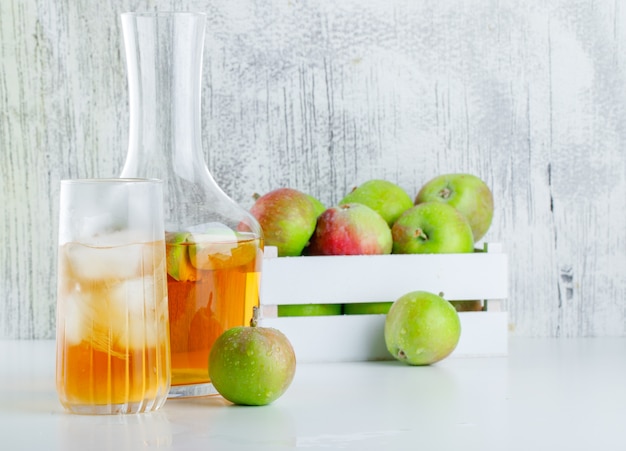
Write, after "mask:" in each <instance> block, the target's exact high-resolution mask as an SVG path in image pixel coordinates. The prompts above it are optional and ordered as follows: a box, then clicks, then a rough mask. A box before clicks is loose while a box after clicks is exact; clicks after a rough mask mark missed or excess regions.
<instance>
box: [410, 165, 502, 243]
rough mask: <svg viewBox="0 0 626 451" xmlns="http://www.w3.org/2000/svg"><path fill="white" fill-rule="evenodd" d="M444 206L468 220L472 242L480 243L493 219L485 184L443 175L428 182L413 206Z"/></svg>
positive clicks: (463, 176) (467, 176) (474, 178)
mask: <svg viewBox="0 0 626 451" xmlns="http://www.w3.org/2000/svg"><path fill="white" fill-rule="evenodd" d="M423 202H445V203H447V204H448V205H451V206H453V207H454V208H456V209H457V210H459V211H460V212H461V213H462V214H463V216H465V217H466V218H467V221H468V222H469V224H470V226H471V227H472V233H473V234H474V242H476V241H478V240H480V239H481V238H482V237H483V236H485V233H487V230H489V227H490V226H491V221H492V219H493V194H492V192H491V190H490V189H489V187H488V186H487V184H486V183H485V182H484V181H483V180H482V179H480V178H479V177H477V176H475V175H472V174H444V175H440V176H438V177H435V178H433V179H432V180H430V181H428V182H427V183H426V184H424V186H422V188H421V189H420V191H419V192H418V193H417V196H416V197H415V204H416V205H417V204H421V203H423Z"/></svg>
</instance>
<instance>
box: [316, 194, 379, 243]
mask: <svg viewBox="0 0 626 451" xmlns="http://www.w3.org/2000/svg"><path fill="white" fill-rule="evenodd" d="M391 247H392V238H391V229H389V226H388V225H387V222H386V221H385V220H384V219H383V217H382V216H381V215H379V214H378V213H376V212H375V211H374V210H372V209H371V208H370V207H368V206H366V205H363V204H357V203H350V204H343V205H338V206H335V207H331V208H328V209H327V210H326V211H324V213H322V214H321V215H320V216H319V217H318V218H317V227H316V228H315V232H314V233H313V236H312V237H311V241H310V245H309V248H308V251H307V253H308V254H309V255H377V254H389V253H391Z"/></svg>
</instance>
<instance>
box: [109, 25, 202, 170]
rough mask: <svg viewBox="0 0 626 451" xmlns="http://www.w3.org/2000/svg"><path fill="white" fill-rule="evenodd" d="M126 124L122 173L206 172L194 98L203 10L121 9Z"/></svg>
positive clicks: (197, 104) (197, 94) (197, 90)
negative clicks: (191, 11)
mask: <svg viewBox="0 0 626 451" xmlns="http://www.w3.org/2000/svg"><path fill="white" fill-rule="evenodd" d="M121 17H122V29H123V33H124V43H125V50H126V59H127V61H126V63H127V71H128V90H129V112H130V129H129V142H128V154H127V157H126V163H125V165H124V169H123V170H122V174H121V175H122V176H123V177H131V176H132V177H156V178H161V179H168V178H170V177H173V176H176V177H182V178H183V179H185V180H188V181H197V180H196V179H197V178H198V170H199V169H200V171H201V172H205V173H206V174H202V176H203V177H204V176H206V175H208V176H209V177H210V175H209V174H208V170H207V169H206V164H205V163H204V160H203V156H202V147H201V129H200V101H201V92H200V91H201V85H202V78H201V73H202V53H203V47H204V28H205V15H204V14H196V13H162V14H160V13H156V14H155V13H147V14H142V13H124V14H122V16H121Z"/></svg>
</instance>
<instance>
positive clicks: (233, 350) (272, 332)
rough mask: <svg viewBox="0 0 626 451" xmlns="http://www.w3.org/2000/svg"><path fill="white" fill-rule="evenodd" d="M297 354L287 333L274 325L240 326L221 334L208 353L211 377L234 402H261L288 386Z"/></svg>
mask: <svg viewBox="0 0 626 451" xmlns="http://www.w3.org/2000/svg"><path fill="white" fill-rule="evenodd" d="M295 372H296V355H295V353H294V350H293V347H292V346H291V343H290V342H289V340H288V339H287V337H286V336H285V335H284V334H283V333H282V332H281V331H279V330H277V329H274V328H271V327H257V326H251V327H245V326H238V327H233V328H231V329H228V330H227V331H226V332H224V333H223V334H222V335H220V336H219V337H218V338H217V340H215V343H214V344H213V347H212V348H211V352H210V354H209V377H210V379H211V383H212V384H213V386H214V387H215V389H216V390H217V392H218V393H219V394H220V395H222V396H223V397H224V398H226V399H227V400H229V401H230V402H232V403H234V404H242V405H249V406H262V405H266V404H269V403H271V402H273V401H275V400H276V399H278V398H279V397H280V396H282V394H283V393H284V392H285V391H286V390H287V388H289V385H290V384H291V381H292V380H293V376H294V374H295Z"/></svg>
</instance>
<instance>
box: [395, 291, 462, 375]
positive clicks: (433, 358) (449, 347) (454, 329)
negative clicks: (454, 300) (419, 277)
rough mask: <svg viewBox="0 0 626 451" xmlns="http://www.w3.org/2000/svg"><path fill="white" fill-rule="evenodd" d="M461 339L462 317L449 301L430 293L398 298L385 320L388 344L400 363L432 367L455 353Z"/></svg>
mask: <svg viewBox="0 0 626 451" xmlns="http://www.w3.org/2000/svg"><path fill="white" fill-rule="evenodd" d="M460 336H461V322H460V320H459V315H458V313H457V312H456V310H455V309H454V307H453V306H452V304H450V303H449V302H448V301H446V300H445V299H444V298H442V297H441V296H438V295H436V294H434V293H429V292H427V291H413V292H410V293H407V294H405V295H403V296H401V297H400V298H398V299H397V300H396V301H395V302H394V303H393V305H392V306H391V308H390V309H389V313H387V317H386V318H385V344H386V346H387V350H388V351H389V353H390V354H391V355H392V356H393V357H394V358H395V359H397V360H400V361H402V362H405V363H407V364H409V365H430V364H431V363H435V362H438V361H440V360H442V359H444V358H445V357H447V356H448V355H450V353H452V351H454V349H455V348H456V346H457V344H458V342H459V338H460Z"/></svg>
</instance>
